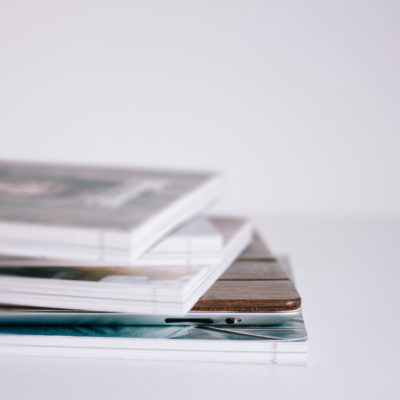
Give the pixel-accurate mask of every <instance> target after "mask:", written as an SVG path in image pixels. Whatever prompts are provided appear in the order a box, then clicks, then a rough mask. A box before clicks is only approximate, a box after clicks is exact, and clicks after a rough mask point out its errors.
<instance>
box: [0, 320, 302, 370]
mask: <svg viewBox="0 0 400 400" xmlns="http://www.w3.org/2000/svg"><path fill="white" fill-rule="evenodd" d="M307 350H308V337H307V332H306V329H305V325H304V320H303V318H302V316H301V314H300V315H299V316H298V317H297V318H295V319H292V320H290V321H288V322H285V323H284V324H280V325H273V326H246V327H234V326H233V327H230V326H225V327H214V326H213V327H211V326H205V325H201V326H166V327H162V326H159V327H155V326H151V327H148V326H116V325H114V326H90V325H86V326H73V325H55V326H49V325H33V326H28V325H26V326H22V325H0V354H2V355H11V354H12V355H24V356H26V355H32V356H57V357H93V358H118V359H133V360H168V361H171V360H173V361H207V362H224V363H229V362H235V363H260V364H275V365H303V364H305V362H306V360H307Z"/></svg>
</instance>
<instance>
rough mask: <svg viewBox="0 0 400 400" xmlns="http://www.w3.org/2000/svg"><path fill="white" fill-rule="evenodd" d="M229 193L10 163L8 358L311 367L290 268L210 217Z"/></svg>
mask: <svg viewBox="0 0 400 400" xmlns="http://www.w3.org/2000/svg"><path fill="white" fill-rule="evenodd" d="M221 185H222V180H221V177H220V176H219V175H218V174H213V173H203V172H180V171H164V170H146V169H128V168H124V169H122V168H110V167H79V166H61V165H50V164H29V163H10V162H3V163H0V251H1V253H2V254H1V255H0V304H2V305H1V306H0V353H3V354H32V355H34V354H35V355H57V356H74V355H76V356H90V357H92V356H95V357H117V358H132V359H155V360H165V359H169V360H192V361H195V360H198V361H220V362H230V361H231V362H263V363H284V364H291V363H294V364H297V363H303V362H304V361H305V356H306V346H307V335H306V332H305V328H304V323H303V320H302V316H301V301H300V296H299V295H298V293H297V291H296V289H295V287H294V285H293V283H292V280H291V278H290V272H288V271H289V270H288V268H287V265H286V267H285V262H284V261H280V260H277V259H276V258H275V257H274V256H273V255H272V254H271V252H270V251H269V249H268V248H267V247H266V246H265V245H264V244H263V243H262V241H261V239H260V238H259V237H258V236H253V231H252V228H251V224H250V223H249V222H248V221H247V220H245V219H243V218H238V217H207V216H206V215H205V212H206V211H207V210H208V208H209V207H210V206H211V205H212V204H213V203H215V202H216V201H217V199H218V198H219V196H220V194H221ZM251 241H252V243H251V245H250V242H251ZM249 245H250V247H249ZM246 248H247V250H246ZM286 264H287V263H286ZM260 321H261V322H260ZM178 339H179V340H178Z"/></svg>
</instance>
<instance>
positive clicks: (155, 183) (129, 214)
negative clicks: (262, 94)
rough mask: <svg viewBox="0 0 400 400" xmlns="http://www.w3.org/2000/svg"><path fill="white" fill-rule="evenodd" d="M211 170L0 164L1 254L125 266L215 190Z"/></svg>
mask: <svg viewBox="0 0 400 400" xmlns="http://www.w3.org/2000/svg"><path fill="white" fill-rule="evenodd" d="M221 187H222V178H221V176H220V175H219V174H215V173H209V172H182V171H166V170H156V169H140V168H115V167H95V166H70V165H61V164H43V163H21V162H20V163H18V162H6V161H3V162H0V253H3V254H8V255H16V256H27V257H39V258H40V257H43V258H61V259H65V258H66V259H70V260H79V261H80V260H87V261H92V262H104V263H118V264H123V265H129V264H130V263H133V262H134V261H135V260H136V259H137V258H138V257H139V256H140V255H142V254H143V253H144V252H145V251H146V250H148V249H149V248H150V247H151V246H152V245H154V244H155V243H156V242H157V241H158V240H159V239H161V238H162V237H163V236H165V235H166V234H168V233H170V232H171V231H172V230H174V229H176V228H177V227H179V226H181V225H182V224H183V223H184V222H186V221H188V220H189V219H190V218H192V217H194V216H195V215H197V214H200V213H201V212H203V211H204V210H205V209H206V208H207V207H209V206H210V205H211V204H212V203H213V202H215V201H216V200H217V198H218V197H219V195H220V192H221Z"/></svg>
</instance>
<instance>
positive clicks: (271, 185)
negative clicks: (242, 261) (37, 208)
mask: <svg viewBox="0 0 400 400" xmlns="http://www.w3.org/2000/svg"><path fill="white" fill-rule="evenodd" d="M399 15H400V2H396V1H393V2H390V1H381V2H378V1H360V2H357V1H332V2H318V1H313V2H305V1H284V2H278V1H270V2H268V1H210V2H207V1H182V2H177V1H158V2H155V1H116V0H113V1H98V0H96V1H83V0H80V1H56V2H54V1H32V0H31V1H11V0H10V1H4V0H0V57H1V59H0V157H1V158H8V159H10V158H11V159H30V160H56V161H68V162H75V161H80V162H86V163H107V164H132V165H148V166H152V165H156V166H166V167H190V168H211V169H220V170H222V171H224V172H225V173H226V175H227V178H228V184H227V188H226V195H225V197H224V200H223V202H222V203H221V205H220V207H219V208H220V209H223V210H225V211H229V212H240V213H244V214H264V215H278V216H281V215H333V216H341V215H350V216H395V217H400V184H399V182H400V161H399V155H400V113H399V108H400V107H399V105H400V74H399V71H400V55H399V53H400V23H399Z"/></svg>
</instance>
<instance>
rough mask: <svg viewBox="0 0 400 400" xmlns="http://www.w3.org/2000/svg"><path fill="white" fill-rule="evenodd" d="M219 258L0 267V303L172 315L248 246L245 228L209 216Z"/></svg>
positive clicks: (249, 232) (237, 220)
mask: <svg viewBox="0 0 400 400" xmlns="http://www.w3.org/2000/svg"><path fill="white" fill-rule="evenodd" d="M212 221H213V223H214V225H215V227H216V228H217V229H218V231H219V232H220V233H221V234H222V237H223V248H222V257H221V260H220V261H219V262H217V263H214V264H204V265H190V266H187V265H161V266H145V267H132V266H131V267H125V268H124V267H110V268H108V267H102V268H101V267H99V268H92V267H84V266H83V267H78V266H70V267H68V266H45V267H35V268H32V267H15V266H11V267H6V266H3V267H1V268H0V303H3V304H13V305H21V306H22V305H23V306H36V307H53V308H61V309H72V310H88V311H109V312H132V313H138V314H177V315H183V314H185V313H186V312H188V311H189V310H190V309H191V308H192V307H193V305H194V304H195V303H196V301H197V300H198V299H199V298H200V297H201V296H202V295H203V294H204V293H205V292H206V291H207V289H208V288H209V287H210V286H211V285H212V284H213V283H214V282H215V281H216V280H217V279H218V278H219V276H220V275H221V274H222V273H223V272H224V271H225V269H226V268H227V267H229V265H231V264H232V263H233V261H234V260H235V259H236V258H237V257H238V256H239V254H240V253H242V251H243V250H245V248H246V247H247V246H248V245H249V243H250V241H251V236H252V227H251V224H250V223H249V222H248V221H247V220H245V219H242V218H227V217H225V218H224V217H220V218H218V217H215V218H213V219H212Z"/></svg>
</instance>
